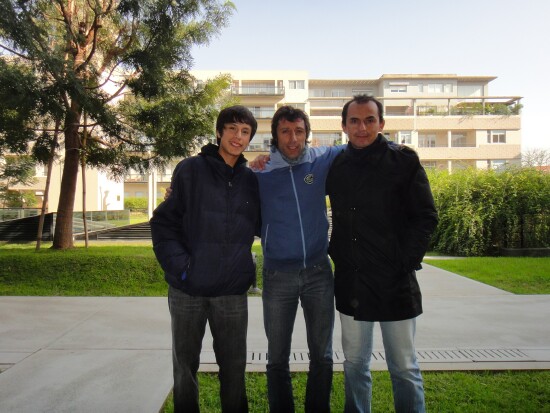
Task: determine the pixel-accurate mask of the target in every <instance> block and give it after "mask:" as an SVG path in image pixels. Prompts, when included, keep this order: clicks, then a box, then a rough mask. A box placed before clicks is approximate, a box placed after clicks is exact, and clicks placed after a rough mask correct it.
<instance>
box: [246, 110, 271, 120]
mask: <svg viewBox="0 0 550 413" xmlns="http://www.w3.org/2000/svg"><path fill="white" fill-rule="evenodd" d="M248 109H250V111H251V112H252V114H253V115H254V117H255V118H256V119H271V118H272V117H273V115H274V114H275V109H273V108H250V107H249V108H248Z"/></svg>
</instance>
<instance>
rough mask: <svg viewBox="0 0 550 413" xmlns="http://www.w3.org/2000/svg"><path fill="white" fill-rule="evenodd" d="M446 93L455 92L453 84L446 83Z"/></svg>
mask: <svg viewBox="0 0 550 413" xmlns="http://www.w3.org/2000/svg"><path fill="white" fill-rule="evenodd" d="M444 87H445V93H453V84H452V83H445V86H444Z"/></svg>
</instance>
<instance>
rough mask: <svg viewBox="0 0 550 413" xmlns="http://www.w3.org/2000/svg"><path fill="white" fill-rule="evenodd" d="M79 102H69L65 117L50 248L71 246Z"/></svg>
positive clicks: (76, 173) (77, 161)
mask: <svg viewBox="0 0 550 413" xmlns="http://www.w3.org/2000/svg"><path fill="white" fill-rule="evenodd" d="M81 114H82V112H81V107H80V105H79V104H77V103H75V101H74V100H73V102H72V103H71V109H70V110H69V111H68V113H67V117H66V118H65V159H64V165H63V175H62V178H61V193H60V194H59V205H58V207H57V218H56V223H55V234H54V238H53V245H52V248H56V249H68V248H73V246H74V242H73V211H74V201H75V194H76V183H77V180H78V170H79V169H80V139H79V136H78V127H79V123H80V117H81Z"/></svg>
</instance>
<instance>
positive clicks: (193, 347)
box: [151, 106, 260, 413]
mask: <svg viewBox="0 0 550 413" xmlns="http://www.w3.org/2000/svg"><path fill="white" fill-rule="evenodd" d="M256 129H257V122H256V120H255V119H254V116H253V115H252V113H251V112H250V111H249V110H248V109H246V108H245V107H243V106H232V107H229V108H226V109H224V110H222V111H221V112H220V114H219V116H218V120H217V122H216V136H217V138H218V145H213V144H208V145H206V146H204V147H203V148H202V150H201V153H200V154H199V155H198V156H194V157H191V158H188V159H185V160H183V161H181V162H180V163H179V164H178V165H177V166H176V169H175V170H174V175H173V177H172V184H171V187H172V193H171V195H170V196H169V197H168V198H167V199H166V200H165V201H164V202H163V203H161V204H160V205H159V206H158V208H157V209H156V210H155V211H154V214H153V218H152V219H151V233H152V238H153V249H154V251H155V255H156V257H157V260H158V261H159V263H160V265H161V266H162V269H163V270H164V274H165V279H166V282H167V283H168V284H169V289H168V306H169V310H170V315H171V319H172V361H173V369H174V411H175V412H183V411H185V412H186V413H187V412H198V411H199V399H198V385H197V376H196V375H197V371H198V368H199V361H200V352H201V346H202V339H203V337H204V332H205V328H206V322H207V321H208V323H209V325H210V331H211V332H212V337H213V339H214V352H215V354H216V361H217V363H218V365H219V375H218V376H219V379H220V398H221V404H222V411H223V412H236V413H240V412H248V402H247V397H246V390H245V367H246V333H247V327H248V304H247V291H248V289H249V287H250V286H251V285H252V282H253V280H254V277H255V266H254V263H253V261H252V254H251V246H252V243H253V241H254V235H255V233H256V232H257V231H258V230H259V211H260V199H259V191H258V182H257V180H256V176H255V175H254V173H253V172H252V171H251V170H250V169H249V168H247V167H246V159H245V158H244V157H243V155H242V152H243V151H244V150H245V148H246V147H247V146H248V144H249V143H250V140H251V139H252V137H253V136H254V134H255V133H256Z"/></svg>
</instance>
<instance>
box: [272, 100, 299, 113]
mask: <svg viewBox="0 0 550 413" xmlns="http://www.w3.org/2000/svg"><path fill="white" fill-rule="evenodd" d="M281 106H292V107H293V108H296V109H301V110H303V111H304V112H305V110H306V104H305V103H293V102H285V103H278V104H277V108H280V107H281Z"/></svg>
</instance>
